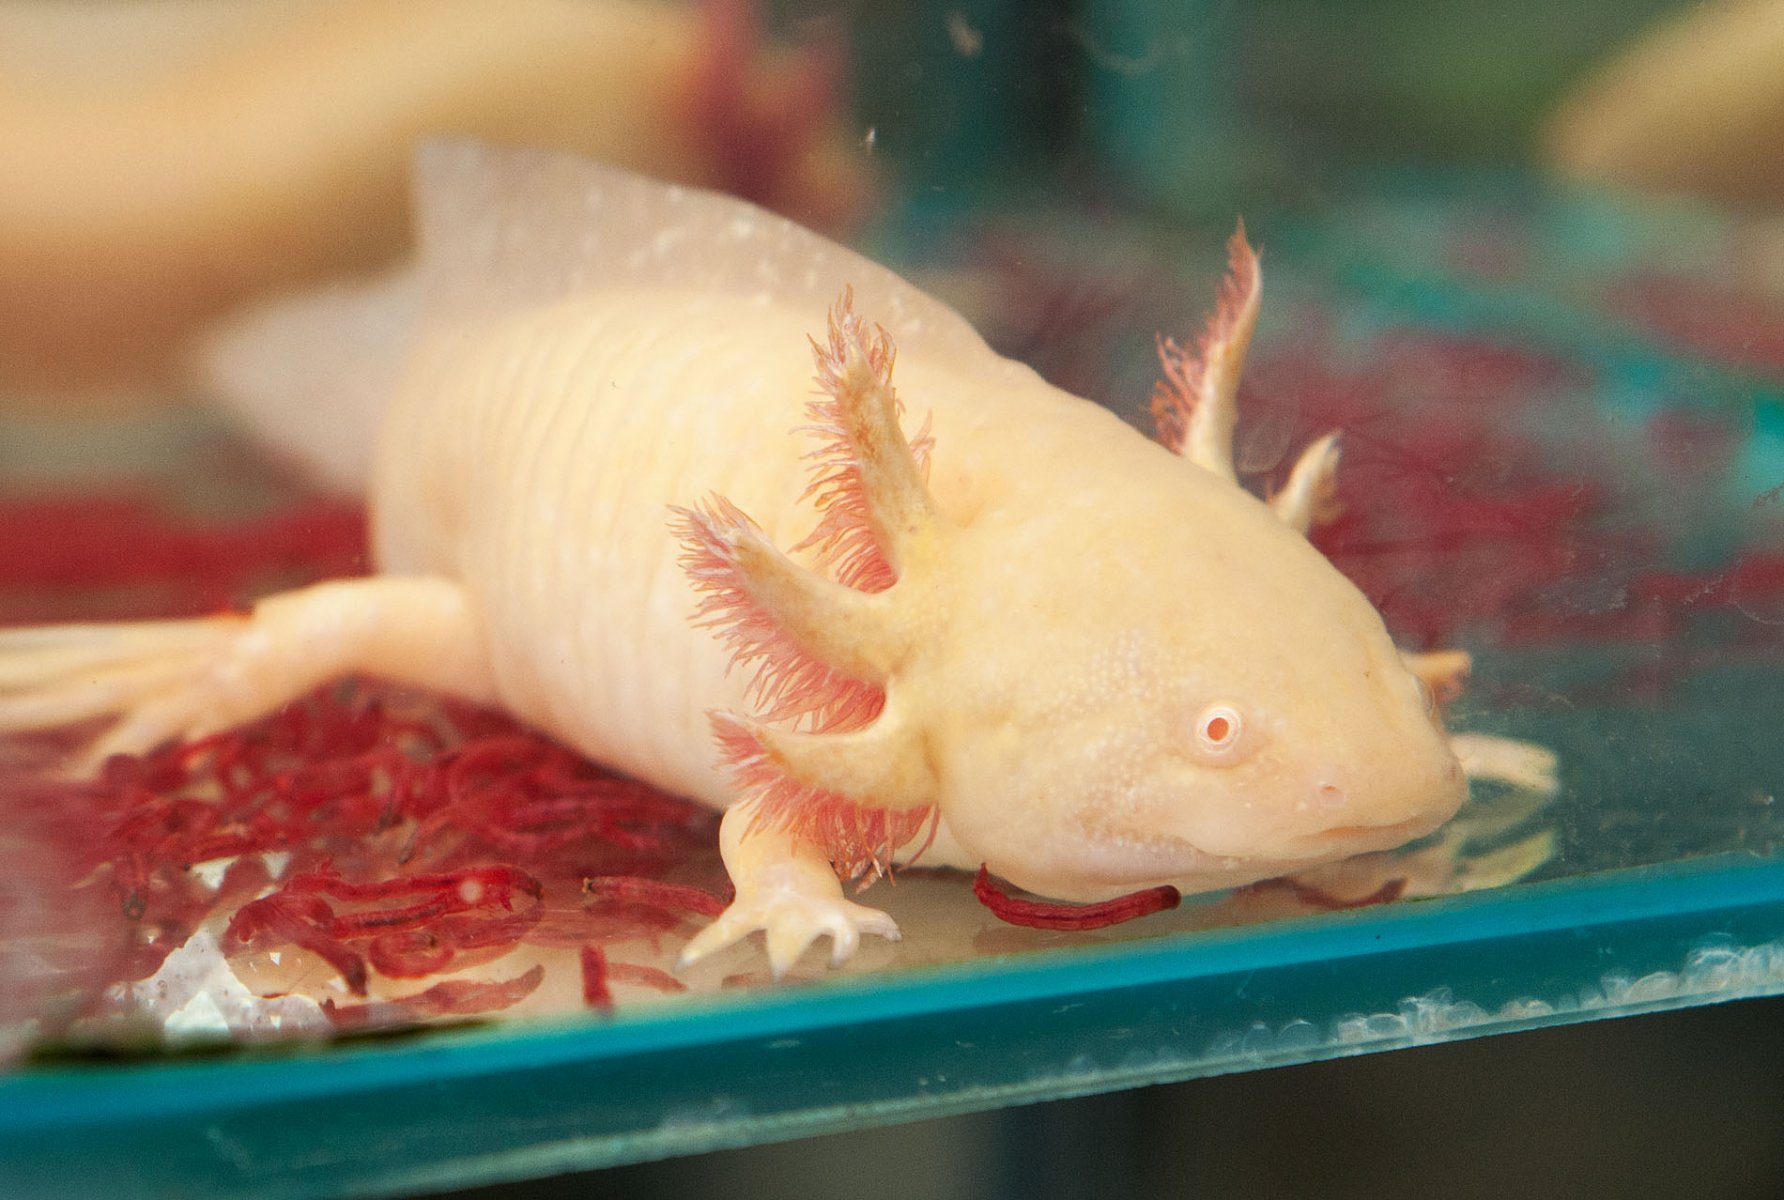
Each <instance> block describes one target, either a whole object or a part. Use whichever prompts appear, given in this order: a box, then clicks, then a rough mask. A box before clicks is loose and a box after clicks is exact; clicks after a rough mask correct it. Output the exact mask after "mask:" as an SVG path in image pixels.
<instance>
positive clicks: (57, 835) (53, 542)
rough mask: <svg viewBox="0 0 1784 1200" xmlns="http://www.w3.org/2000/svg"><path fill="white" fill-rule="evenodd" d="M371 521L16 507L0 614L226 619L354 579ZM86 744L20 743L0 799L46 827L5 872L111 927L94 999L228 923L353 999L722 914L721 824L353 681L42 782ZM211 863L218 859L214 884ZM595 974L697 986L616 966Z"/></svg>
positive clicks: (89, 951)
mask: <svg viewBox="0 0 1784 1200" xmlns="http://www.w3.org/2000/svg"><path fill="white" fill-rule="evenodd" d="M361 524H362V519H361V518H359V517H358V516H357V515H356V514H351V513H345V512H342V511H340V510H336V509H334V508H318V507H304V506H300V507H299V508H297V509H295V510H292V511H290V512H287V513H284V514H283V515H280V516H275V517H271V518H268V519H265V520H258V521H250V522H244V523H241V524H237V525H228V526H213V527H205V526H202V525H196V524H193V523H191V522H189V521H184V520H180V519H178V518H175V517H172V516H170V515H169V514H167V513H166V512H164V511H161V510H158V509H156V508H154V507H153V506H152V505H149V504H146V503H144V502H140V501H138V500H136V499H129V500H98V499H87V500H66V501H64V500H41V499H39V500H27V501H19V502H12V503H8V504H4V505H0V551H4V549H5V547H7V546H14V547H15V548H18V549H19V552H18V553H15V554H5V555H0V563H4V564H5V572H6V575H5V578H3V579H0V614H4V615H5V616H6V617H9V618H13V619H21V620H22V619H30V620H52V619H68V618H69V617H70V615H78V616H80V617H83V618H87V617H91V618H100V619H103V618H113V617H117V618H127V617H139V616H152V615H165V614H166V613H168V612H176V613H192V612H206V611H214V609H215V607H216V606H217V604H218V602H220V601H234V600H237V599H239V598H241V597H242V593H244V592H246V593H247V594H249V595H251V594H253V593H254V592H256V591H261V590H264V589H265V587H266V586H267V584H268V581H276V582H277V583H278V584H279V585H294V584H300V583H303V582H307V581H308V580H309V579H310V578H313V577H317V576H321V575H340V574H351V573H352V572H353V571H354V570H356V569H357V568H358V565H359V564H360V563H361V561H362V558H361V554H362V534H361V532H360V529H361ZM26 547H29V548H30V552H29V553H27V552H25V548H26ZM170 577H177V578H170ZM79 732H81V733H84V732H85V731H79ZM76 736H77V734H75V733H71V734H69V735H59V736H56V737H41V738H27V739H15V740H14V741H13V742H12V743H10V744H9V746H8V753H7V755H6V757H5V759H4V761H3V762H0V783H3V784H4V786H6V788H7V789H8V791H9V793H10V794H11V796H12V797H13V799H14V800H15V802H16V803H17V804H19V805H20V806H21V809H22V810H23V811H29V812H32V813H36V814H39V817H38V819H35V820H34V821H33V822H32V826H31V830H30V835H31V839H32V846H33V848H32V849H31V850H30V851H29V852H27V851H26V850H25V848H23V847H21V849H20V853H19V854H17V855H14V857H17V858H20V860H21V861H31V862H34V863H38V864H39V865H40V866H41V865H42V864H45V863H53V864H55V870H54V875H55V876H56V878H55V879H52V880H49V881H47V883H48V885H59V886H60V887H61V888H63V889H68V888H72V889H74V892H73V894H74V895H76V896H77V897H78V899H79V900H80V902H81V904H82V905H83V906H85V911H88V912H91V913H101V914H103V913H104V912H106V911H107V910H109V911H110V912H112V913H114V914H116V916H115V920H114V922H108V923H107V925H108V928H107V930H106V931H105V934H104V944H103V945H102V946H95V945H86V946H83V947H82V949H81V955H82V957H83V959H87V960H92V959H96V958H97V959H101V960H103V962H104V963H105V964H106V965H105V969H104V974H105V978H104V979H100V980H99V981H98V982H107V981H110V982H120V981H130V980H137V979H142V978H145V977H147V976H149V975H151V974H153V973H154V972H155V971H156V970H157V969H158V968H159V967H160V965H161V963H162V962H163V961H164V960H165V958H166V956H167V955H168V954H169V953H170V952H172V951H173V950H174V949H176V948H177V947H178V946H180V945H181V944H182V943H184V942H185V940H186V938H187V937H188V936H190V935H191V933H192V932H193V931H195V930H196V929H197V928H198V927H199V926H200V925H201V924H203V923H204V922H206V921H207V920H210V919H211V918H213V917H219V918H221V917H227V918H228V919H227V923H226V925H225V927H224V933H223V941H224V947H225V951H226V953H229V954H231V955H232V956H242V955H249V956H265V955H267V954H269V953H272V952H279V953H280V954H281V955H284V954H289V953H292V952H300V953H302V954H305V955H308V956H309V957H310V959H312V960H314V961H315V962H316V963H317V964H319V965H320V967H321V968H322V969H324V970H327V971H329V972H332V973H333V974H335V975H337V976H338V977H339V978H340V980H341V981H342V982H343V983H344V984H345V985H346V987H347V989H348V991H349V992H350V993H351V994H353V995H356V996H370V995H372V994H373V989H372V988H371V986H370V985H371V982H372V981H373V980H374V979H375V978H380V977H381V978H383V979H385V980H390V981H397V980H422V979H430V978H433V977H435V976H442V975H451V974H453V973H456V972H459V971H462V970H464V969H467V968H470V967H475V966H478V965H480V964H483V963H486V962H489V961H490V960H491V959H493V958H496V957H497V956H499V955H501V954H503V953H505V952H507V951H509V950H512V949H514V948H516V947H519V946H526V945H530V946H538V947H551V948H560V949H565V950H575V949H577V948H578V947H581V948H582V949H583V954H584V960H583V961H584V964H585V966H584V972H585V976H586V974H587V971H588V967H587V965H586V964H587V962H588V957H587V956H588V955H589V954H594V955H596V956H597V957H600V958H601V959H602V961H603V962H605V959H604V957H603V951H602V947H603V946H606V945H610V944H616V943H619V942H623V941H635V940H637V939H639V938H644V939H647V940H650V941H652V942H660V940H661V939H663V938H665V937H680V936H685V935H686V934H687V933H688V932H690V931H691V929H692V928H693V927H694V925H695V924H696V923H697V922H698V921H699V920H702V919H706V918H709V917H710V916H712V915H716V914H717V913H718V912H719V911H721V910H722V908H723V904H724V901H723V900H722V899H721V898H720V896H719V895H718V894H717V893H716V892H715V891H714V890H708V889H709V888H718V889H722V888H723V886H724V885H723V873H722V869H721V868H720V867H719V864H718V863H717V861H716V855H715V854H714V853H713V849H712V847H713V846H714V844H715V842H716V838H715V836H714V829H713V826H714V818H713V817H712V815H711V814H709V813H707V812H706V811H705V810H703V809H701V808H699V807H697V806H695V805H692V804H690V803H687V802H685V801H681V800H677V799H673V798H671V797H667V796H664V795H663V794H661V793H659V792H657V791H655V790H653V789H651V788H648V787H646V786H644V785H642V784H639V783H637V782H635V781H633V780H629V779H625V778H622V777H620V776H617V775H614V774H612V773H610V772H607V771H604V770H601V769H599V768H596V767H593V766H591V765H590V764H588V763H587V762H586V761H584V760H583V759H581V758H580V757H579V756H578V755H576V754H574V753H572V752H571V751H568V750H566V749H564V748H563V747H561V746H559V745H557V744H556V743H554V742H552V741H550V740H549V739H547V738H545V737H543V736H541V735H539V734H537V733H535V732H533V731H531V730H528V729H526V728H524V727H522V726H520V725H518V724H516V723H515V722H513V721H511V720H509V719H508V718H506V717H505V716H502V715H500V714H497V713H493V712H490V711H486V710H481V709H477V708H473V707H470V706H467V705H462V704H456V703H453V702H449V701H443V700H438V699H433V698H428V697H423V696H419V695H416V694H414V693H411V692H406V691H401V690H398V689H394V688H386V687H383V686H381V685H376V684H372V683H367V682H364V681H349V682H346V683H343V684H340V685H336V686H334V687H331V688H328V689H324V690H322V691H319V692H317V693H315V694H313V695H311V696H308V697H305V698H304V699H302V700H300V701H298V702H296V703H294V704H291V705H289V706H288V707H286V708H285V709H284V710H282V711H281V712H279V713H277V714H275V715H273V716H271V717H268V718H266V719H265V720H262V721H259V722H257V723H255V724H253V725H249V726H245V727H242V728H238V729H233V730H229V731H227V732H225V733H221V734H218V735H215V736H213V737H208V738H205V739H203V740H201V741H197V742H193V743H189V744H186V745H179V746H169V747H164V748H162V749H160V750H157V751H155V752H153V753H151V754H148V755H144V756H142V757H134V758H133V757H118V758H114V759H113V760H112V761H111V762H110V763H108V764H107V766H106V768H105V769H104V771H103V772H102V774H101V776H100V778H98V779H97V780H94V781H90V782H72V781H66V780H61V779H58V778H56V777H55V776H54V774H53V773H49V772H44V771H43V770H41V768H42V767H44V766H49V765H53V764H54V763H55V762H56V761H57V759H58V758H59V756H60V755H61V754H62V753H64V752H65V751H66V750H67V748H68V747H69V746H70V745H71V744H72V741H73V739H74V738H75V737H76ZM9 861H10V860H9ZM222 863H227V866H226V867H222V866H221V864H222ZM197 864H216V865H218V867H219V869H220V876H221V877H220V882H219V881H218V872H217V871H211V872H208V873H201V872H198V871H194V870H193V869H192V868H193V867H194V866H195V865H197ZM38 873H39V874H41V873H42V871H41V870H39V871H38ZM89 940H91V939H89ZM92 974H93V972H91V971H87V972H85V973H84V974H83V975H82V976H81V977H82V978H83V979H85V978H88V977H90V976H91V975H92ZM601 978H602V979H603V980H605V981H611V982H613V983H617V984H623V985H628V986H634V987H646V988H653V989H655V990H658V991H676V990H680V989H681V987H682V985H681V984H680V982H679V981H677V980H676V979H675V978H674V977H673V976H670V975H668V974H667V973H665V972H662V971H660V970H656V969H654V968H650V967H645V966H642V965H634V964H629V963H622V962H613V963H605V967H604V970H603V971H602V973H601ZM541 979H542V976H541V974H540V973H539V972H538V971H536V970H529V971H525V972H522V973H520V974H518V975H516V976H515V977H513V978H509V979H500V980H495V981H486V980H482V979H478V980H470V979H450V978H448V979H444V980H440V981H437V982H434V983H433V984H432V986H429V987H426V988H425V989H423V990H420V991H417V992H414V993H412V994H409V995H406V996H402V997H400V998H397V999H390V998H388V996H389V993H391V992H392V991H394V990H395V988H394V987H393V986H385V987H381V988H378V989H376V992H377V993H378V994H379V995H382V996H384V997H386V998H382V999H378V998H374V999H370V1000H368V1001H367V1002H365V1003H356V1004H352V1005H345V1006H342V1005H330V1006H329V1012H330V1016H331V1017H332V1018H333V1019H334V1020H335V1022H336V1023H337V1024H338V1025H340V1026H342V1027H355V1026H361V1025H367V1024H384V1023H388V1022H400V1021H409V1020H417V1019H423V1018H427V1017H437V1016H444V1015H469V1014H475V1013H481V1012H488V1011H493V1010H495V1009H499V1008H504V1007H507V1006H509V1005H512V1004H514V1003H517V1002H519V1001H520V1000H522V999H524V998H525V997H526V996H528V995H530V994H531V993H532V992H533V991H534V990H535V989H536V988H537V987H538V985H539V983H540V981H541ZM605 986H606V985H605V983H603V985H602V987H603V988H605ZM585 990H588V989H586V988H585ZM600 991H602V989H594V991H593V992H591V993H590V994H591V995H594V994H595V993H596V992H600ZM597 999H598V998H597ZM595 1002H597V1001H595V1000H592V1001H591V1003H595Z"/></svg>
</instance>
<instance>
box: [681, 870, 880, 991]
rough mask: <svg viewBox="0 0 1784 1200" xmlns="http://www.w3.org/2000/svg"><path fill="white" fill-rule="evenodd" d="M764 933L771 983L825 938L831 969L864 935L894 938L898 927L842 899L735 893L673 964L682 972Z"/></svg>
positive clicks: (793, 893)
mask: <svg viewBox="0 0 1784 1200" xmlns="http://www.w3.org/2000/svg"><path fill="white" fill-rule="evenodd" d="M758 929H760V930H762V931H763V932H764V933H766V934H767V935H768V966H769V969H770V970H772V971H773V972H774V977H775V978H776V979H781V978H783V977H785V975H786V973H787V972H788V971H790V970H792V968H793V964H794V963H796V962H798V961H799V957H800V956H801V955H802V954H804V953H805V951H806V950H807V948H809V947H810V946H811V944H812V943H813V942H815V941H817V940H818V938H820V937H822V936H824V935H825V934H828V935H829V937H830V965H831V966H840V965H842V964H843V963H845V962H847V961H848V960H849V959H851V958H853V957H854V956H855V951H856V950H858V949H860V947H861V935H862V934H863V933H871V934H876V935H878V936H880V937H883V938H885V939H886V940H887V941H892V942H896V941H898V940H899V936H900V935H899V932H898V925H897V923H896V922H895V921H893V920H892V918H891V917H889V916H887V915H886V914H885V913H883V912H881V911H880V910H879V909H877V908H868V907H867V906H866V905H864V904H856V903H855V902H854V901H852V900H847V899H844V898H843V897H841V896H815V895H811V894H809V893H806V892H801V891H798V890H796V889H792V888H788V889H783V890H776V891H769V892H760V893H757V894H755V895H750V896H742V895H740V896H739V897H738V898H737V899H736V900H735V901H734V902H733V903H732V904H731V906H730V907H729V908H727V909H726V910H725V911H724V913H723V914H722V915H721V916H719V918H718V919H717V920H715V921H714V922H713V923H712V924H710V925H708V926H707V927H706V928H705V929H702V930H701V931H700V932H699V933H698V934H696V935H695V936H694V938H693V939H692V940H691V941H689V942H688V944H687V946H686V948H685V949H683V950H682V952H681V957H680V958H679V959H677V960H676V964H675V965H676V969H677V970H683V969H685V968H687V967H691V966H693V965H694V964H695V963H697V962H699V961H701V960H702V959H704V958H706V957H708V956H710V955H713V954H716V953H718V952H719V951H720V950H723V949H725V948H726V947H727V946H730V945H732V944H733V943H735V942H739V941H742V940H743V939H744V938H746V937H748V936H749V935H750V934H752V933H754V932H756V931H757V930H758Z"/></svg>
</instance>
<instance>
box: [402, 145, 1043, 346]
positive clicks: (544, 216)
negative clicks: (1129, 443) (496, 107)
mask: <svg viewBox="0 0 1784 1200" xmlns="http://www.w3.org/2000/svg"><path fill="white" fill-rule="evenodd" d="M416 210H417V214H418V220H419V224H420V235H421V251H422V268H423V271H424V273H425V276H426V283H425V291H426V295H427V297H428V303H429V315H430V316H433V317H436V318H443V319H448V320H478V319H484V318H488V317H490V316H495V315H499V314H501V313H503V312H506V311H513V310H515V309H519V308H525V307H530V306H533V305H539V304H550V303H554V302H556V301H558V300H562V299H566V298H569V297H572V296H578V295H586V294H595V293H599V292H603V291H612V290H620V291H625V290H637V289H643V288H671V289H687V290H691V291H700V292H704V293H708V294H711V293H720V294H729V295H734V296H737V297H738V298H739V299H742V300H746V301H747V300H758V301H760V302H763V303H777V304H784V305H788V306H791V307H796V308H799V309H801V310H806V311H809V312H810V313H811V314H812V327H813V328H814V329H817V328H822V326H823V320H824V314H825V312H826V311H827V310H828V308H829V305H830V303H831V301H833V300H834V299H835V298H836V297H837V296H838V295H839V294H840V293H841V292H843V291H844V289H845V288H849V287H853V288H854V292H855V300H856V304H857V307H858V308H859V309H860V311H862V312H863V313H868V314H871V316H872V318H873V320H875V321H876V322H878V323H880V324H882V325H884V326H885V327H886V328H887V330H889V331H890V332H891V334H892V336H893V338H894V339H895V340H896V341H897V342H898V344H899V345H900V347H901V348H902V349H903V350H904V352H905V353H907V354H910V353H916V354H920V355H922V356H923V357H925V358H928V357H943V358H946V359H948V360H950V361H951V362H953V363H954V364H955V365H957V366H960V367H962V368H965V369H967V370H974V371H980V370H982V371H985V372H988V373H994V374H1000V375H1001V374H1005V373H1008V372H1012V371H1015V372H1020V371H1021V370H1022V368H1020V367H1017V366H1016V365H1015V364H1012V363H1010V362H1009V361H1008V360H1006V359H1003V358H1001V357H999V356H998V355H997V354H996V353H994V352H993V351H992V350H991V349H990V347H988V346H986V345H985V342H984V339H982V338H981V337H979V335H978V333H977V332H976V331H975V330H974V329H973V327H972V326H971V325H970V324H968V323H967V321H966V319H965V318H964V317H962V316H960V314H959V313H957V312H955V311H954V310H953V309H951V308H949V307H948V306H947V305H945V304H943V303H942V302H941V301H939V300H936V299H934V298H933V297H930V296H928V295H925V294H924V293H923V292H922V291H920V290H918V289H917V288H915V287H913V286H912V285H910V284H908V283H906V282H905V281H904V280H903V279H900V278H899V277H898V276H897V275H895V274H894V273H893V272H891V271H889V270H887V269H886V268H885V267H882V266H880V265H879V264H877V263H874V262H871V261H869V260H868V259H865V258H863V257H861V256H860V255H859V254H856V253H855V252H854V251H852V250H848V249H845V248H844V247H842V246H839V245H837V244H836V243H835V242H832V241H830V240H828V239H826V238H824V237H821V236H819V235H818V234H815V233H812V232H811V231H810V230H808V229H805V228H803V227H801V226H799V225H797V224H795V223H794V222H792V221H789V220H787V219H786V218H784V217H779V216H776V215H775V214H773V213H771V212H768V211H767V210H765V209H761V208H758V207H756V206H755V205H753V204H750V203H747V202H746V201H742V200H738V199H734V198H733V197H730V196H724V195H720V194H718V193H716V192H709V191H703V190H701V189H699V188H691V187H682V186H676V185H670V184H664V183H659V182H657V181H656V180H653V179H647V178H645V177H644V176H641V175H635V174H632V173H631V172H628V171H622V170H619V169H618V168H615V167H609V166H605V165H602V164H599V163H594V162H590V161H588V160H586V159H582V158H578V157H576V156H574V155H569V154H561V153H557V152H552V151H545V150H531V149H509V148H505V147H497V146H488V145H482V144H479V143H475V142H464V141H444V142H432V143H429V144H427V145H425V146H423V147H422V149H421V150H420V152H419V154H418V157H417V167H416Z"/></svg>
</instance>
